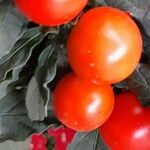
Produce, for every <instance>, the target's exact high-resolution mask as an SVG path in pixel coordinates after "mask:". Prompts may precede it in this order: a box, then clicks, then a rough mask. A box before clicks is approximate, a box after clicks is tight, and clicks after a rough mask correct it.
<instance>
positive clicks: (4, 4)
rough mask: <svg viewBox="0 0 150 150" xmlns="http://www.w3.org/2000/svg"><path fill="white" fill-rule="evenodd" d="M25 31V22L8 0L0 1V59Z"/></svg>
mask: <svg viewBox="0 0 150 150" xmlns="http://www.w3.org/2000/svg"><path fill="white" fill-rule="evenodd" d="M25 30H26V20H25V19H24V18H23V17H22V16H21V15H20V13H18V11H17V10H16V8H14V6H13V5H12V2H11V1H10V0H3V1H0V59H1V58H2V57H3V56H4V55H5V54H8V53H9V51H10V50H11V49H12V48H13V46H14V44H15V43H16V41H17V40H18V39H20V37H21V36H22V34H23V33H24V31H25Z"/></svg>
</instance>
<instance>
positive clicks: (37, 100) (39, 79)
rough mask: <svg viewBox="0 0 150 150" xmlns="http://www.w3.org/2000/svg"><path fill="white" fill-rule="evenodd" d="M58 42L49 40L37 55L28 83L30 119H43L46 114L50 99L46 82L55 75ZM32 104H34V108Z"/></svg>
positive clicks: (27, 101)
mask: <svg viewBox="0 0 150 150" xmlns="http://www.w3.org/2000/svg"><path fill="white" fill-rule="evenodd" d="M59 42H60V41H57V40H56V39H55V38H54V39H52V40H50V44H49V45H48V46H47V47H46V48H45V50H44V51H43V52H42V53H41V55H40V57H39V61H38V65H37V68H36V70H35V75H34V76H33V78H32V79H31V81H30V83H29V85H28V90H27V97H26V106H27V109H28V113H29V117H30V119H31V120H43V119H44V117H46V116H47V110H48V104H49V100H50V99H51V93H50V89H49V88H48V87H47V84H48V83H50V82H51V81H52V80H53V79H54V77H55V75H56V68H57V67H56V63H57V57H56V56H57V50H58V49H60V43H59ZM33 93H34V94H33ZM32 104H34V106H35V107H34V108H33V107H32Z"/></svg>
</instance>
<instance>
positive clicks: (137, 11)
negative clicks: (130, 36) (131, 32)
mask: <svg viewBox="0 0 150 150" xmlns="http://www.w3.org/2000/svg"><path fill="white" fill-rule="evenodd" d="M105 2H106V3H107V4H108V5H109V6H112V7H117V8H119V9H122V10H124V11H129V12H131V13H132V15H133V17H135V18H136V19H137V20H138V22H140V23H141V24H142V28H141V29H143V28H144V32H146V33H147V35H149V36H150V0H144V1H143V0H105Z"/></svg>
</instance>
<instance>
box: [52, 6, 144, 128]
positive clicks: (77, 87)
mask: <svg viewBox="0 0 150 150" xmlns="http://www.w3.org/2000/svg"><path fill="white" fill-rule="evenodd" d="M67 52H68V59H69V62H70V64H71V66H72V69H73V71H74V72H75V73H70V74H69V75H66V76H65V77H64V78H63V79H62V80H61V81H60V82H59V83H58V85H57V87H56V89H55V92H54V110H55V113H56V115H57V117H58V118H59V120H60V121H61V122H62V123H64V124H65V125H66V126H68V127H70V128H73V129H75V130H79V131H91V130H94V129H96V128H98V127H100V126H101V125H102V124H103V123H104V122H105V121H106V120H107V119H108V118H109V116H110V114H111V112H112V110H113V107H114V93H113V89H112V87H111V84H114V83H116V82H119V81H122V80H124V79H125V78H127V77H128V76H129V75H130V74H131V73H132V72H133V71H134V69H135V68H136V66H137V64H138V62H139V60H140V56H141V52H142V38H141V34H140V31H139V29H138V27H137V25H136V24H135V22H134V21H133V20H132V19H131V17H130V16H129V15H128V14H126V13H124V12H122V11H120V10H118V9H115V8H111V7H97V8H94V9H91V10H89V11H88V12H87V13H85V14H84V15H83V16H82V17H81V18H80V20H79V21H78V23H77V24H76V25H75V27H74V28H73V30H72V32H71V34H70V35H69V38H68V43H67ZM64 104H65V105H64ZM74 106H76V107H74Z"/></svg>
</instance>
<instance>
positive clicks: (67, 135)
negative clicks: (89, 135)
mask: <svg viewBox="0 0 150 150" xmlns="http://www.w3.org/2000/svg"><path fill="white" fill-rule="evenodd" d="M75 133H76V131H75V130H72V129H70V128H65V127H62V126H61V127H59V128H57V129H55V128H51V129H49V130H48V135H49V136H53V137H54V139H55V150H66V149H67V146H68V144H69V143H71V141H72V139H73V137H74V135H75Z"/></svg>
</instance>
